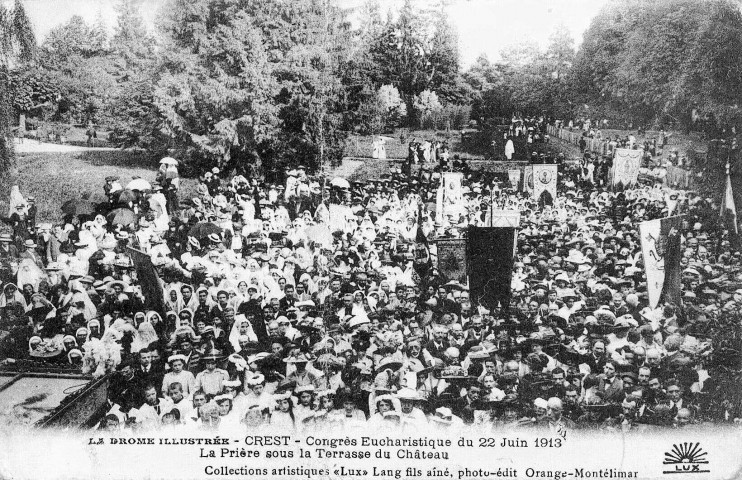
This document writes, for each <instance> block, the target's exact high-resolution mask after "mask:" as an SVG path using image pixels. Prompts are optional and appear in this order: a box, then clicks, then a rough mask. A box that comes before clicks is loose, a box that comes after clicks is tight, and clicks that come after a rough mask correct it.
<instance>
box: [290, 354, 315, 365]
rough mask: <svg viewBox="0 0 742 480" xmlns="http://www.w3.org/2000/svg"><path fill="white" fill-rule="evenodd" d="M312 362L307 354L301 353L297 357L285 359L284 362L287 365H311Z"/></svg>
mask: <svg viewBox="0 0 742 480" xmlns="http://www.w3.org/2000/svg"><path fill="white" fill-rule="evenodd" d="M312 360H313V359H312V358H311V357H310V356H309V355H307V354H306V353H300V354H299V355H296V356H295V357H288V358H284V359H283V361H284V362H286V363H309V362H311V361H312Z"/></svg>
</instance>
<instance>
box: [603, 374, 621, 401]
mask: <svg viewBox="0 0 742 480" xmlns="http://www.w3.org/2000/svg"><path fill="white" fill-rule="evenodd" d="M598 390H599V391H601V392H603V400H604V401H605V402H606V403H619V402H621V401H623V399H624V397H625V396H626V394H625V393H624V391H623V381H622V380H621V379H620V378H618V376H616V377H613V382H610V383H609V382H608V380H607V379H606V378H605V377H604V376H603V375H601V376H600V384H599V386H598Z"/></svg>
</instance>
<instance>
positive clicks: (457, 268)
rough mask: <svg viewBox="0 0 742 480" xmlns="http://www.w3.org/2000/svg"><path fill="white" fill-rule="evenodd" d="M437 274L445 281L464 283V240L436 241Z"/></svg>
mask: <svg viewBox="0 0 742 480" xmlns="http://www.w3.org/2000/svg"><path fill="white" fill-rule="evenodd" d="M435 244H436V245H437V249H438V273H439V274H440V275H441V276H442V277H443V278H444V279H445V280H446V281H447V282H450V281H452V280H455V281H457V282H459V283H461V284H465V283H466V240H465V239H463V238H448V239H440V240H436V241H435Z"/></svg>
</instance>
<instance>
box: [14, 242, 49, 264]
mask: <svg viewBox="0 0 742 480" xmlns="http://www.w3.org/2000/svg"><path fill="white" fill-rule="evenodd" d="M36 246H37V245H36V242H34V241H33V240H31V239H30V238H29V239H27V240H26V241H24V242H23V251H22V252H21V254H20V255H19V259H20V260H21V261H23V260H26V259H28V260H31V261H33V262H34V263H35V264H36V266H37V267H39V268H40V269H41V270H43V269H44V261H43V260H42V259H41V255H39V252H37V251H36Z"/></svg>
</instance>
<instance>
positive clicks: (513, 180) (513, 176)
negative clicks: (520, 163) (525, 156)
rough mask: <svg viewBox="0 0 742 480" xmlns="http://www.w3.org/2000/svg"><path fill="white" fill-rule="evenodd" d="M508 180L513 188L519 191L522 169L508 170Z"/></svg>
mask: <svg viewBox="0 0 742 480" xmlns="http://www.w3.org/2000/svg"><path fill="white" fill-rule="evenodd" d="M508 180H510V185H511V186H512V188H514V189H516V190H517V189H518V187H519V186H520V169H517V168H516V169H513V170H508Z"/></svg>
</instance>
